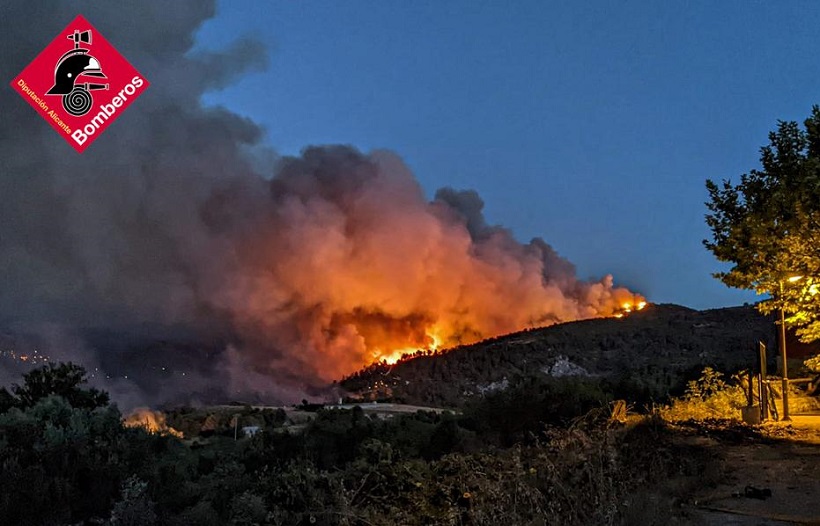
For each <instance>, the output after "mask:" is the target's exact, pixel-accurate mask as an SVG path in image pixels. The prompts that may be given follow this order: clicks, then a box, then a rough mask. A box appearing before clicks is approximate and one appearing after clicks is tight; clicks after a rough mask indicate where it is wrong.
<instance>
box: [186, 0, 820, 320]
mask: <svg viewBox="0 0 820 526" xmlns="http://www.w3.org/2000/svg"><path fill="white" fill-rule="evenodd" d="M818 27H820V4H818V3H816V2H813V1H803V2H797V1H791V2H756V1H751V0H744V1H734V2H733V1H721V2H714V1H701V2H694V1H686V2H684V1H679V2H650V1H643V2H637V1H588V2H583V3H577V2H561V3H559V2H546V1H533V2H525V1H519V2H502V1H493V2H491V1H477V0H465V1H419V0H412V1H410V0H406V1H368V2H364V1H346V2H319V1H298V2H297V1H292V2H263V1H261V0H260V1H250V0H241V1H240V0H231V1H225V2H221V3H220V6H219V10H218V13H217V15H216V17H215V18H214V19H212V20H211V21H209V22H208V23H207V24H206V25H205V26H204V27H203V28H202V30H201V31H200V33H199V37H198V46H200V47H201V48H221V47H224V46H226V45H228V44H229V43H230V42H232V41H234V40H236V39H237V38H242V37H247V36H251V37H254V38H257V39H259V40H261V41H262V42H263V43H264V44H265V45H266V47H267V48H268V49H269V53H270V63H269V67H268V68H267V69H265V70H264V71H261V72H257V73H252V74H248V75H245V76H243V77H242V78H241V79H239V80H238V81H237V82H236V83H234V84H232V85H231V86H229V87H228V88H226V89H224V90H221V91H219V92H215V93H212V94H210V95H209V96H208V99H207V102H208V103H211V104H221V105H225V106H227V107H229V108H230V109H232V110H234V111H237V112H238V113H241V114H244V115H248V116H250V117H252V118H253V119H254V120H255V121H256V122H258V123H260V124H261V125H262V126H263V127H264V128H265V129H266V131H267V141H268V142H269V143H270V145H271V146H273V147H274V148H275V149H276V150H277V151H279V152H280V153H284V154H294V153H298V152H299V151H300V150H301V149H302V148H303V147H305V146H306V145H309V144H328V143H344V144H352V145H354V146H357V147H358V148H360V149H362V150H365V151H368V150H371V149H374V148H387V149H390V150H392V151H395V152H396V153H398V154H399V155H401V156H402V157H403V159H404V160H405V162H407V164H408V165H409V166H410V167H411V168H412V169H413V170H414V172H415V174H416V176H417V178H418V179H419V181H420V182H421V184H422V186H423V187H424V189H425V191H426V192H427V193H428V194H429V195H430V196H432V194H433V193H434V192H435V190H436V189H437V188H439V187H442V186H452V187H455V188H472V189H475V190H477V191H478V192H479V193H480V194H481V196H482V197H483V198H484V201H485V202H486V208H485V212H486V216H487V219H488V221H489V222H490V223H495V224H502V225H505V226H507V227H509V228H511V229H512V230H513V231H514V232H515V234H516V236H517V237H518V238H519V239H520V240H522V241H528V240H529V239H530V238H531V237H533V236H541V237H543V238H544V239H545V240H546V241H547V242H548V243H550V244H551V245H552V246H553V247H554V248H555V249H556V250H557V251H558V252H559V253H560V254H561V255H563V256H565V257H567V258H568V259H569V260H570V261H572V262H573V263H575V265H576V266H577V268H578V273H579V275H580V276H581V277H597V276H601V275H603V274H607V273H612V274H614V275H615V279H616V282H618V283H621V284H624V285H627V286H629V287H632V288H634V289H636V290H638V291H640V292H642V293H644V294H646V295H647V296H648V297H649V299H650V300H651V301H654V302H673V303H680V304H683V305H687V306H691V307H696V308H707V307H719V306H726V305H735V304H740V303H743V302H744V301H754V300H755V299H756V297H755V295H754V294H753V293H748V292H740V291H735V290H731V289H728V288H726V287H725V286H724V285H723V284H721V283H720V282H718V281H717V280H715V279H714V278H712V277H711V273H712V272H714V271H717V270H719V269H720V266H719V265H718V263H717V262H716V261H715V260H714V258H713V257H712V255H711V254H710V253H709V252H708V251H706V249H705V248H703V246H702V244H701V240H702V239H703V238H704V237H707V236H708V231H707V229H706V226H705V224H704V221H703V216H704V214H705V213H706V208H705V206H704V205H703V203H704V201H705V200H706V199H707V194H706V191H705V189H704V180H705V179H706V178H716V179H722V178H734V179H737V178H738V177H739V176H740V174H742V173H743V172H746V171H748V170H750V169H752V168H755V167H757V166H758V150H759V148H760V146H762V145H763V144H764V143H765V142H766V141H767V134H768V132H769V131H770V130H772V129H773V128H774V127H775V126H776V123H777V120H778V119H782V120H800V121H802V120H803V119H804V118H805V117H806V116H808V114H809V113H810V110H811V106H812V104H817V103H820V94H819V93H818V86H820V60H818V59H817V50H818V49H820V36H818V35H820V33H818V30H817V28H818Z"/></svg>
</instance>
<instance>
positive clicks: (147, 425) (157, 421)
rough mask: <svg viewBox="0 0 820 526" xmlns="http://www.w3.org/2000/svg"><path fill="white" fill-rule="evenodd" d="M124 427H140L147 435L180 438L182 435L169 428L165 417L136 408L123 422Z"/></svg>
mask: <svg viewBox="0 0 820 526" xmlns="http://www.w3.org/2000/svg"><path fill="white" fill-rule="evenodd" d="M123 425H125V427H141V428H143V429H145V430H146V431H148V432H149V433H154V434H158V435H171V436H175V437H177V438H182V433H181V432H180V431H177V430H176V429H174V428H173V427H170V426H169V425H168V424H167V423H166V421H165V415H164V414H163V413H161V412H159V411H154V410H152V409H148V408H147V407H138V408H136V409H134V410H133V411H131V413H129V414H128V416H127V417H125V419H124V420H123Z"/></svg>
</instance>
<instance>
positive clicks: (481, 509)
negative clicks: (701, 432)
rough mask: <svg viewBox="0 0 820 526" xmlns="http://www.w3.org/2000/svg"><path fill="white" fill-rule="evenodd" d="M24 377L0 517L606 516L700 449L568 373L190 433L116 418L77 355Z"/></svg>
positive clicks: (0, 421)
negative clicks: (620, 410) (294, 425)
mask: <svg viewBox="0 0 820 526" xmlns="http://www.w3.org/2000/svg"><path fill="white" fill-rule="evenodd" d="M78 372H79V373H80V374H79V376H77V373H78ZM53 375H57V376H61V377H62V378H65V377H71V378H74V379H75V380H76V382H75V383H74V384H73V385H69V384H71V382H68V383H66V382H51V383H49V382H50V377H51V376H53ZM31 378H35V377H34V376H27V377H26V379H25V382H24V384H23V386H22V387H19V388H17V389H14V390H13V393H14V394H12V393H8V392H6V391H3V393H5V395H4V396H3V397H2V398H3V400H4V401H5V407H4V412H2V414H0V469H2V472H0V517H2V518H3V524H6V523H8V524H19V525H41V524H45V525H69V524H72V525H73V524H108V525H112V526H113V525H133V526H137V525H152V524H162V525H173V526H183V525H192V526H193V525H206V526H207V525H225V524H235V525H252V524H270V525H297V524H319V525H350V526H354V525H361V526H368V525H389V524H403V525H405V524H406V525H416V524H417V525H437V524H441V525H462V524H471V525H485V524H486V525H490V524H493V525H496V524H532V525H546V524H562V525H567V524H615V523H618V522H619V521H622V520H624V517H625V515H624V513H625V511H628V510H627V509H626V507H625V503H628V502H629V498H628V497H629V495H630V494H632V493H634V492H635V491H636V490H637V489H638V488H641V487H645V486H646V485H647V484H650V483H653V482H655V481H657V480H660V479H663V478H665V477H667V476H670V475H674V474H681V473H683V474H688V475H692V476H696V475H697V474H698V471H699V470H700V469H701V466H703V465H704V463H703V462H700V457H699V456H698V454H697V452H696V451H690V450H686V451H682V450H681V446H676V445H674V442H673V441H672V440H671V439H670V435H669V434H668V432H667V429H666V428H665V426H664V425H663V424H662V422H661V421H660V420H658V419H653V418H646V419H639V420H636V421H635V422H633V423H632V424H629V425H624V424H618V423H614V422H611V421H610V420H609V418H608V416H609V414H608V411H607V410H606V409H605V406H604V407H603V408H602V406H601V400H605V399H606V398H607V396H606V395H605V393H603V392H602V391H600V390H596V389H595V388H593V387H590V386H589V385H586V384H578V385H576V386H575V387H573V383H572V382H561V383H556V384H552V385H546V384H541V383H538V382H530V383H527V382H524V383H522V384H520V385H515V386H512V387H511V388H510V389H509V390H508V391H506V392H504V393H497V394H496V395H493V396H490V397H488V398H486V399H484V401H482V402H477V403H474V404H473V405H472V406H471V407H469V408H468V409H467V410H465V412H464V413H463V414H460V415H454V414H444V415H438V414H434V413H417V414H415V415H408V416H403V417H395V418H393V419H388V420H380V419H378V418H371V417H368V416H367V415H366V414H364V412H363V411H362V410H361V409H360V408H357V409H354V410H352V411H338V410H320V411H319V412H318V413H317V416H316V419H315V420H313V421H312V422H311V423H310V424H308V425H307V426H306V427H305V429H304V430H302V431H300V432H298V433H293V432H290V433H288V432H284V431H282V429H281V427H278V426H277V427H270V428H265V430H263V432H262V433H260V434H258V435H257V436H255V437H253V438H250V439H245V440H239V441H234V440H233V439H232V438H228V437H225V436H220V435H213V436H211V437H210V438H208V439H207V440H206V441H205V442H204V443H189V442H186V441H182V440H179V439H177V438H175V437H173V436H160V435H154V434H149V433H147V432H145V431H144V430H141V429H130V428H125V427H123V425H122V422H121V417H120V414H119V412H118V411H117V409H116V407H113V406H110V405H108V404H107V398H102V397H101V394H100V393H96V392H93V391H89V392H88V396H84V395H82V392H83V391H84V389H82V386H81V383H82V380H83V378H84V377H83V374H82V370H81V369H79V368H76V367H75V366H71V365H65V366H51V367H50V368H47V369H44V370H41V371H40V372H38V373H36V378H37V380H36V381H37V382H38V384H37V385H38V386H39V387H38V388H37V389H38V390H37V394H36V396H31V397H22V396H20V393H21V392H29V393H30V392H33V391H34V390H33V389H28V387H30V386H28V385H27V382H28V381H29V380H30V379H31ZM49 386H51V387H49ZM31 387H33V386H31ZM21 389H22V390H26V389H28V390H27V391H21ZM89 400H92V401H93V402H89ZM591 407H597V408H598V409H596V410H593V411H592V412H588V410H589V409H590V408H591ZM582 413H586V415H587V416H586V417H584V418H581V419H579V418H577V417H578V415H579V414H582Z"/></svg>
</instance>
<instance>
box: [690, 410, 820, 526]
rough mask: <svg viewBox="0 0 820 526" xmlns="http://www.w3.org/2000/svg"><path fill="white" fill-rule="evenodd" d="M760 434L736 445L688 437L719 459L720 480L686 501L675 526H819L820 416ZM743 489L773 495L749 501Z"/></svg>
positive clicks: (777, 425)
mask: <svg viewBox="0 0 820 526" xmlns="http://www.w3.org/2000/svg"><path fill="white" fill-rule="evenodd" d="M762 434H763V435H764V437H763V438H762V439H757V440H755V439H750V440H748V441H747V440H744V439H743V437H742V436H740V437H735V439H736V440H737V441H736V442H735V441H734V440H731V439H730V440H727V439H726V437H721V436H709V435H710V434H709V433H708V432H707V433H705V436H704V435H701V436H697V437H691V438H690V440H696V441H699V443H700V445H702V446H704V447H706V448H708V449H710V450H711V451H713V452H715V453H716V454H717V457H718V458H719V459H720V460H721V462H722V472H723V477H721V479H722V480H721V481H720V482H719V483H718V485H717V486H716V487H711V488H703V489H700V490H697V491H695V493H694V494H691V495H690V496H689V497H688V498H687V499H685V504H684V505H683V507H682V508H681V516H680V522H679V524H703V525H707V526H708V525H716V526H717V525H720V526H726V525H782V524H812V525H818V526H820V416H813V417H795V419H794V421H793V423H792V425H784V424H780V423H775V424H769V425H767V426H764V428H763V433H762ZM747 486H750V487H752V488H755V489H758V490H765V489H768V490H770V491H771V496H770V497H767V498H754V497H753V496H747V495H745V493H747V491H748V492H749V493H754V492H753V491H751V490H746V488H747ZM758 496H763V495H758Z"/></svg>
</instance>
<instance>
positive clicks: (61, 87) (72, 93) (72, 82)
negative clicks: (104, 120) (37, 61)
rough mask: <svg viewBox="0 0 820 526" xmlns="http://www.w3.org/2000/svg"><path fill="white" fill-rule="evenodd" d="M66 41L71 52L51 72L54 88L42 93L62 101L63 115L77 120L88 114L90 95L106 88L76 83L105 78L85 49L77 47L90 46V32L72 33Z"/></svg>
mask: <svg viewBox="0 0 820 526" xmlns="http://www.w3.org/2000/svg"><path fill="white" fill-rule="evenodd" d="M66 38H68V39H69V40H73V41H74V49H72V50H70V51H68V52H67V53H66V54H64V55H63V56H62V57H60V60H59V61H57V65H56V66H55V68H54V86H52V87H51V89H50V90H48V91H47V92H46V95H61V96H62V97H63V108H65V111H67V112H68V113H70V114H71V115H74V116H75V117H81V116H83V115H85V114H86V113H88V111H89V110H90V109H91V104H92V103H93V102H94V99H93V97H92V96H91V93H89V92H90V91H93V90H101V89H105V90H107V89H108V84H96V83H91V82H80V83H78V82H77V79H78V78H80V77H82V76H85V77H97V78H107V77H106V76H105V74H104V73H103V72H102V68H101V67H100V62H99V61H98V60H97V59H96V58H94V57H93V56H91V55H89V53H88V52H89V50H88V49H83V48H81V47H80V44H81V43H83V44H88V45H89V46H90V45H91V31H90V30H88V31H82V32H81V31H78V30H76V29H75V30H74V34H72V35H68V36H67V37H66Z"/></svg>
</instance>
